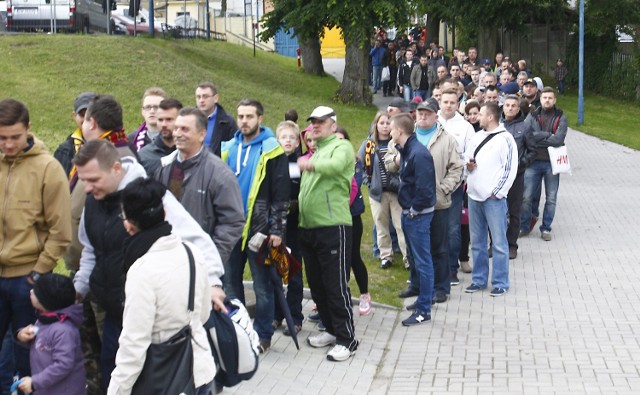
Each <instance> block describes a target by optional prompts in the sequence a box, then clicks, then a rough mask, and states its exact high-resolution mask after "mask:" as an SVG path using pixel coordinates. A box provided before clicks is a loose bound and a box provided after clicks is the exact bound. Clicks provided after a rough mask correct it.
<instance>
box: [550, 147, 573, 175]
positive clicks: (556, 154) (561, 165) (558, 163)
mask: <svg viewBox="0 0 640 395" xmlns="http://www.w3.org/2000/svg"><path fill="white" fill-rule="evenodd" d="M547 150H548V151H549V159H550V160H551V172H552V173H553V174H554V175H556V174H563V173H566V174H571V164H570V163H569V153H568V152H567V146H566V145H563V146H560V147H547Z"/></svg>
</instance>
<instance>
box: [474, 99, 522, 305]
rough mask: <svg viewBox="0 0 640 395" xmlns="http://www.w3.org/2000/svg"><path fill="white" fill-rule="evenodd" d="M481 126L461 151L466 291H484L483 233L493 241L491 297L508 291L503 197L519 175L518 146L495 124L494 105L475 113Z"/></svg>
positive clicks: (497, 117)
mask: <svg viewBox="0 0 640 395" xmlns="http://www.w3.org/2000/svg"><path fill="white" fill-rule="evenodd" d="M480 127H482V130H481V131H479V132H478V133H476V134H475V135H474V136H473V138H472V139H471V142H470V143H469V145H468V146H467V149H466V150H465V153H464V157H465V162H466V168H467V174H468V176H467V193H468V194H469V232H470V234H471V244H472V254H473V277H472V284H471V285H470V286H468V287H467V289H466V290H465V292H467V293H474V292H478V291H480V290H483V289H485V288H486V287H487V283H488V280H489V253H488V240H487V234H488V232H487V231H489V232H491V235H492V237H493V273H492V276H491V284H492V286H493V289H492V290H491V294H490V295H491V296H502V295H504V294H505V293H506V292H507V290H508V289H509V243H508V241H507V193H508V192H509V188H511V185H512V184H513V181H514V180H515V178H516V173H517V171H518V147H517V146H516V142H515V140H514V139H513V136H512V135H511V133H509V132H507V130H506V129H505V128H504V125H503V124H501V123H500V108H499V107H498V104H497V103H485V104H484V105H483V106H482V108H480Z"/></svg>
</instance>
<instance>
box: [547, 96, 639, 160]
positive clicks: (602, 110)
mask: <svg viewBox="0 0 640 395" xmlns="http://www.w3.org/2000/svg"><path fill="white" fill-rule="evenodd" d="M556 104H557V105H558V106H559V107H560V108H562V110H563V111H564V113H565V114H566V115H567V118H568V119H569V126H570V127H572V128H574V129H577V130H580V131H582V132H585V133H587V134H590V135H592V136H596V137H599V138H601V139H603V140H609V141H613V142H615V143H618V144H622V145H625V146H627V147H630V148H634V149H637V150H638V149H640V133H638V132H637V128H638V120H639V119H640V104H635V103H630V102H627V101H621V100H615V99H610V98H607V97H604V96H596V95H593V94H590V93H586V94H585V100H584V124H583V125H580V126H578V125H577V122H578V95H577V94H576V93H574V92H571V93H568V94H565V95H561V96H558V102H557V103H556Z"/></svg>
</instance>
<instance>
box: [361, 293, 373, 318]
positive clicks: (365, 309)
mask: <svg viewBox="0 0 640 395" xmlns="http://www.w3.org/2000/svg"><path fill="white" fill-rule="evenodd" d="M358 311H359V312H360V315H367V314H369V313H370V312H371V296H370V295H369V294H368V293H366V294H362V295H360V304H359V305H358Z"/></svg>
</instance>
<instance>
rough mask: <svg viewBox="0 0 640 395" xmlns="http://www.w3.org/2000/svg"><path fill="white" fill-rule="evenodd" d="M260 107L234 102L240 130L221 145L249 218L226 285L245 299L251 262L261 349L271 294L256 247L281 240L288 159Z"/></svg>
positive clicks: (269, 332)
mask: <svg viewBox="0 0 640 395" xmlns="http://www.w3.org/2000/svg"><path fill="white" fill-rule="evenodd" d="M263 114H264V108H263V107H262V104H261V103H260V102H259V101H257V100H253V99H244V100H242V101H241V102H240V103H239V104H238V108H237V115H238V124H239V125H240V129H239V130H238V131H237V132H236V133H235V135H234V137H233V139H232V140H229V141H226V142H224V143H223V144H222V159H223V160H224V161H226V163H227V165H228V166H229V168H230V169H231V171H232V172H234V173H235V175H236V177H237V179H238V184H239V185H240V192H241V195H242V200H241V202H242V204H243V206H244V214H245V217H246V218H247V222H246V224H245V226H244V230H243V232H242V238H241V239H240V241H239V242H238V243H237V244H236V246H235V247H234V249H233V252H232V253H231V257H230V258H229V263H228V264H227V265H226V266H225V271H226V273H227V274H226V275H225V278H224V284H225V289H227V293H228V294H229V296H231V297H236V298H238V299H240V300H241V301H242V302H243V303H244V287H243V285H242V279H243V272H244V267H245V263H246V262H247V261H249V268H250V269H251V276H252V278H253V290H254V291H255V294H256V316H255V319H254V322H253V327H254V328H255V330H256V332H258V336H259V338H260V353H264V352H265V351H267V349H269V347H271V337H272V336H273V331H274V328H273V325H272V323H273V320H274V317H275V314H274V311H275V310H274V309H275V294H274V291H275V289H274V286H273V284H272V282H271V273H270V272H271V268H270V267H269V266H266V265H263V264H259V263H258V262H257V258H258V252H259V251H260V246H261V245H264V244H263V241H265V240H268V245H269V246H273V247H279V246H280V244H282V242H283V239H284V235H285V232H286V226H287V211H288V209H289V190H290V185H291V180H290V178H289V161H288V159H287V156H286V154H285V153H284V150H283V149H282V146H280V143H278V140H277V139H276V136H275V135H274V134H273V132H272V131H271V129H269V128H268V127H266V126H262V119H263V118H262V117H263Z"/></svg>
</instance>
